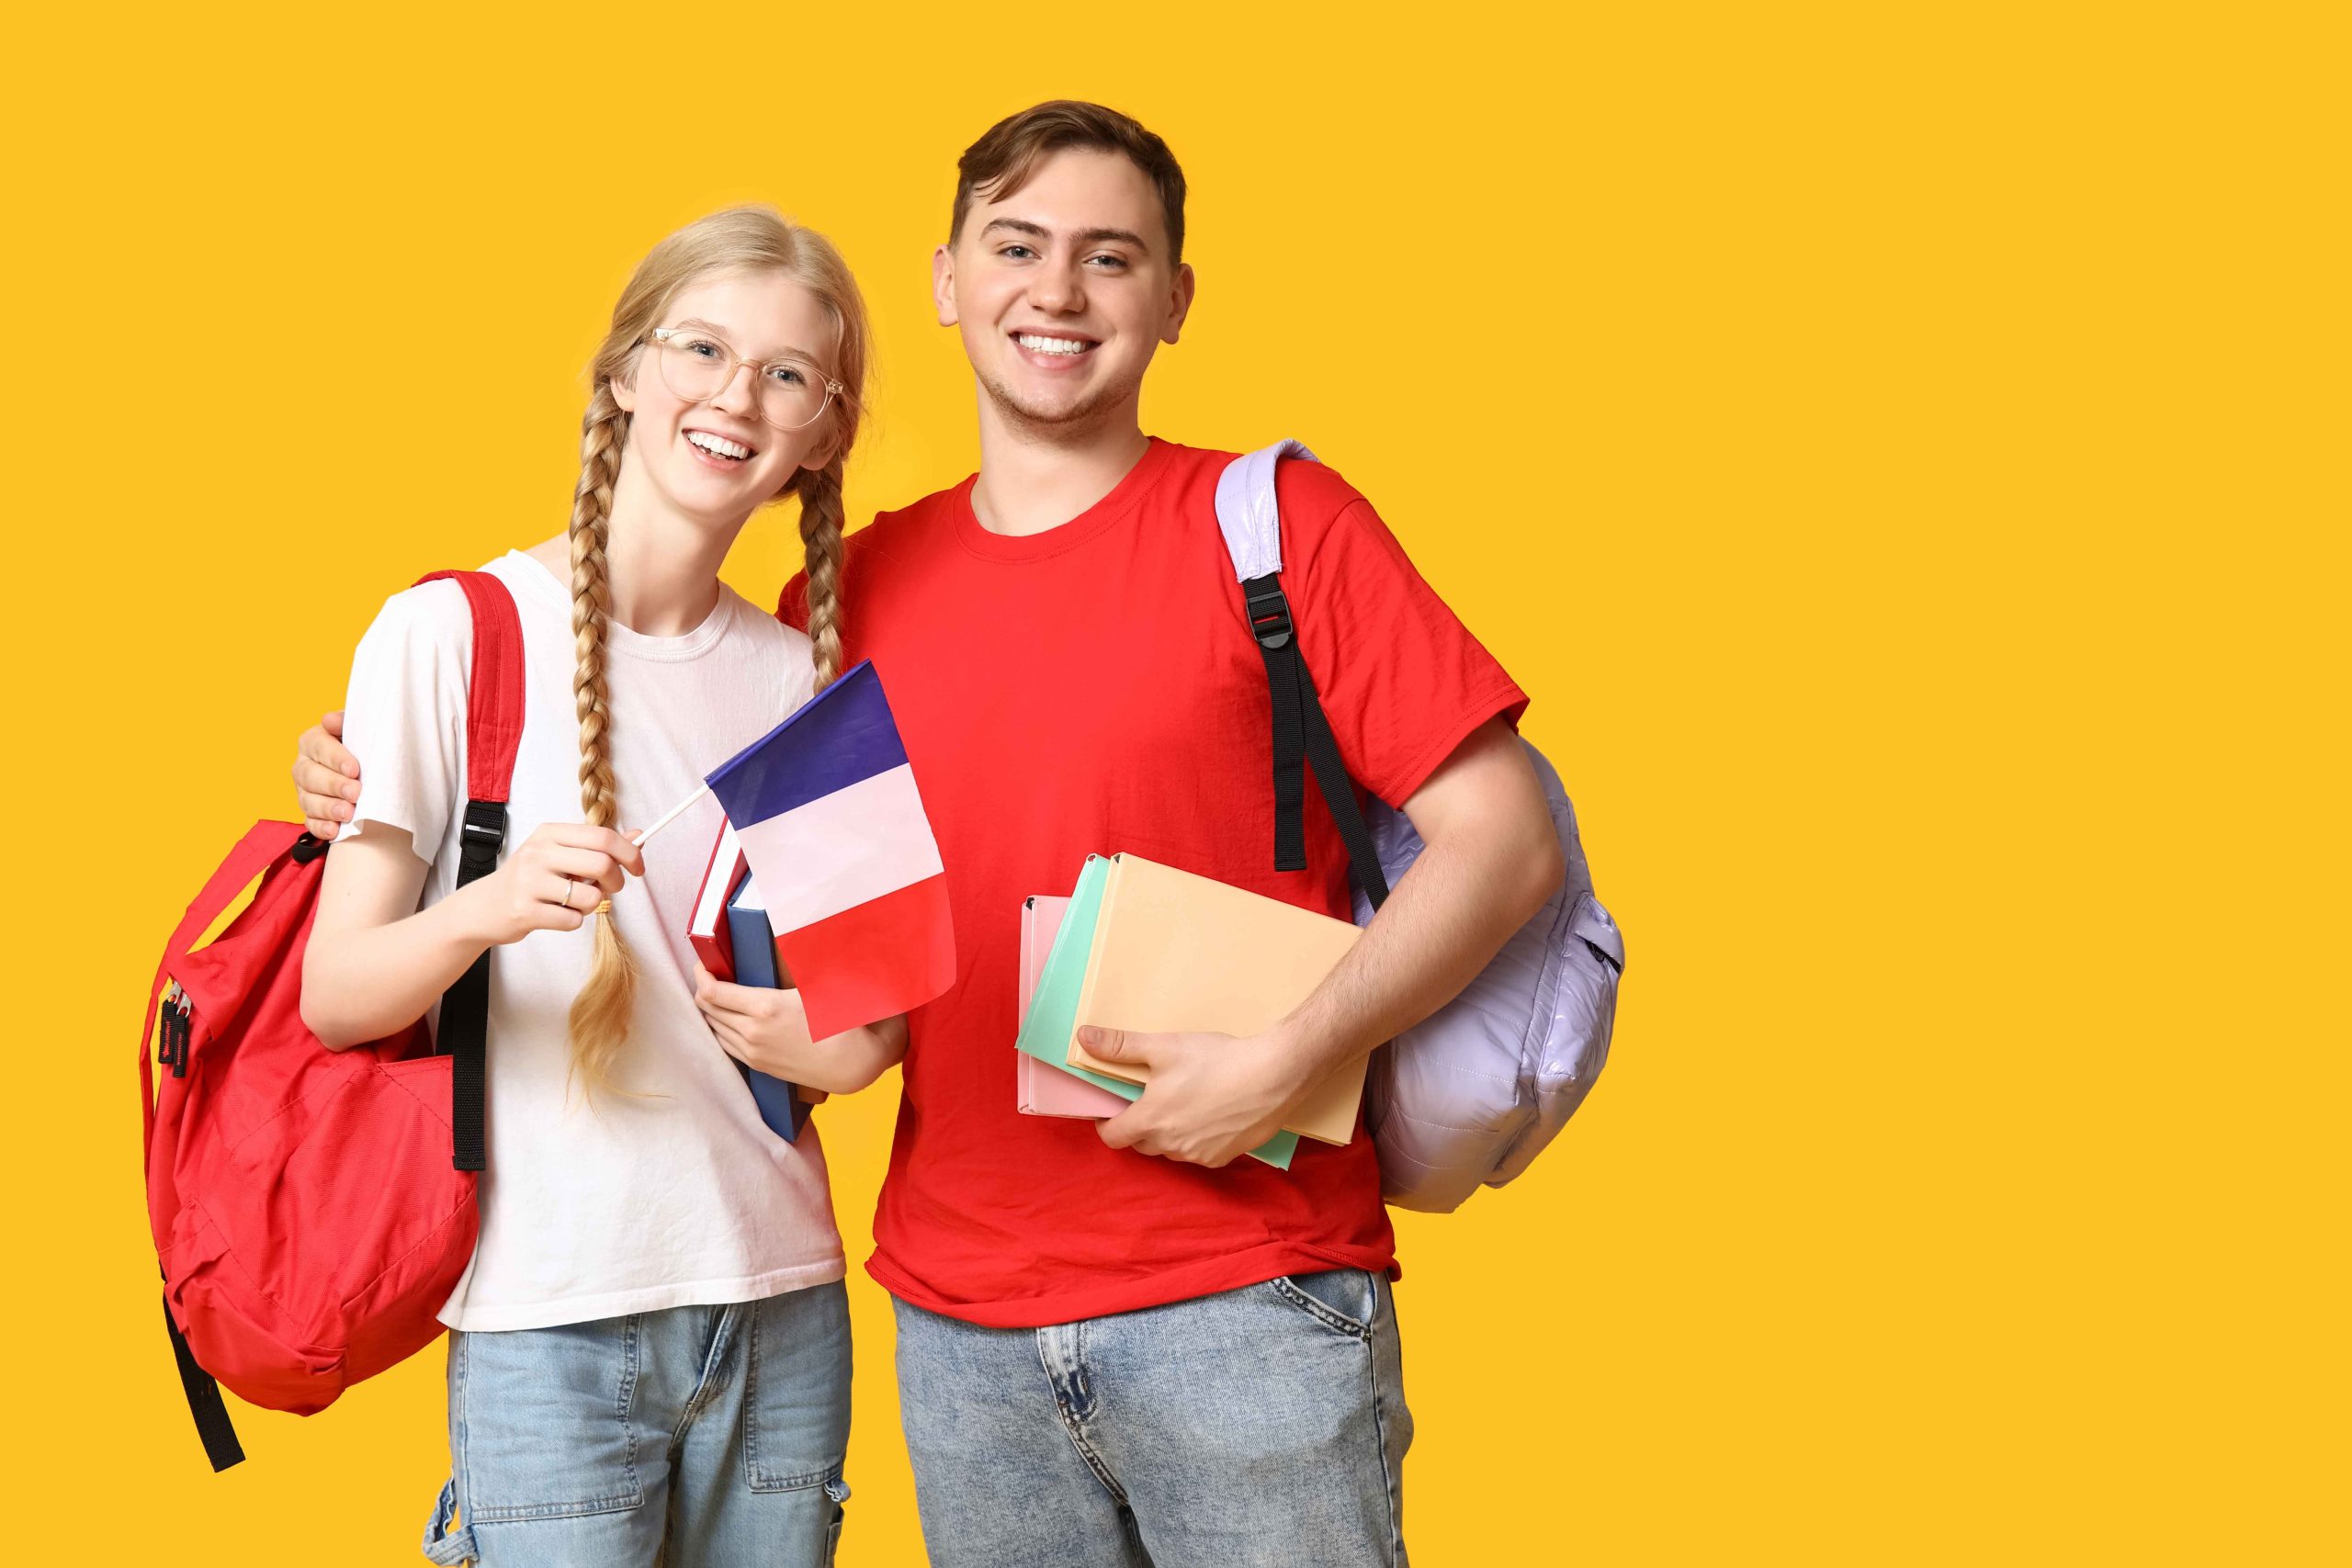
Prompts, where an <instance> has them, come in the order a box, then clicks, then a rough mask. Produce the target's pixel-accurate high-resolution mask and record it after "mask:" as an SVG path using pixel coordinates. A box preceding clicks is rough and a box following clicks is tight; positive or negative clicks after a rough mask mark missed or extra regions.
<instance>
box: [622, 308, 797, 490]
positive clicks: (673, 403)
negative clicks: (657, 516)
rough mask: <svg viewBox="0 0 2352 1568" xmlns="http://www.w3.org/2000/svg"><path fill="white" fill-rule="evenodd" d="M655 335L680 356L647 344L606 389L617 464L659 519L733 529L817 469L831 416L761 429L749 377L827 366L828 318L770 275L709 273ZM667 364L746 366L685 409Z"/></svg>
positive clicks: (757, 396) (756, 398)
mask: <svg viewBox="0 0 2352 1568" xmlns="http://www.w3.org/2000/svg"><path fill="white" fill-rule="evenodd" d="M657 325H659V326H662V327H666V328H671V329H674V330H675V335H674V336H673V339H672V342H673V344H676V345H678V346H677V347H676V348H675V349H670V348H664V347H662V346H661V345H659V344H653V343H650V342H649V343H647V344H645V345H644V346H643V347H641V348H640V349H639V350H638V353H637V358H636V362H635V365H634V367H632V369H631V370H630V372H629V374H628V378H626V380H616V381H615V382H614V383H613V397H614V400H616V402H618V403H619V404H620V406H621V407H622V408H623V409H624V410H626V411H627V412H628V413H629V415H630V420H629V434H628V447H627V449H626V450H625V452H624V453H623V456H622V462H623V463H624V465H626V466H627V467H628V468H635V469H637V470H639V473H640V474H641V475H642V478H643V479H644V482H645V483H646V484H647V485H649V486H650V488H651V490H652V491H653V492H654V494H656V495H657V496H659V497H660V498H661V499H662V502H663V503H664V504H665V505H666V506H667V507H668V508H670V509H671V510H672V511H673V512H675V513H679V514H680V515H682V516H685V517H691V518H695V519H696V520H698V521H702V522H706V523H709V524H712V525H733V524H737V523H741V521H742V520H743V518H744V517H746V516H748V515H749V514H750V513H751V512H752V509H753V508H755V507H757V506H760V505H761V504H763V503H764V502H769V501H773V500H774V499H775V497H776V495H777V493H778V492H779V491H782V490H783V489H784V487H785V486H786V484H788V483H790V482H791V480H792V477H793V475H794V474H795V473H797V472H798V471H799V470H800V469H802V468H821V467H823V466H824V463H825V461H826V459H827V457H829V456H830V455H831V446H832V445H833V443H834V441H835V440H836V439H837V437H838V432H839V427H840V412H839V406H838V404H834V405H831V406H828V407H827V408H826V410H825V412H823V413H822V414H820V415H819V416H818V418H817V419H816V420H815V422H814V423H810V424H809V425H807V426H805V427H804V428H802V429H799V430H779V429H777V428H776V427H775V425H773V424H770V423H767V422H766V421H765V420H764V419H763V418H762V417H761V412H760V390H759V387H758V382H757V379H756V378H757V377H758V376H759V375H760V374H761V372H760V371H759V369H758V368H756V367H759V366H763V365H767V364H769V363H770V362H773V361H782V360H798V361H801V362H802V363H803V364H804V365H806V366H809V367H820V366H821V367H831V366H832V364H833V363H834V360H835V357H836V349H837V346H838V345H837V344H836V342H835V339H836V337H837V336H838V333H836V331H835V329H834V326H833V321H832V318H831V315H830V314H829V313H828V312H827V311H826V310H825V307H824V306H823V305H822V304H821V303H820V302H819V300H818V299H817V297H816V296H815V295H814V294H812V293H810V292H809V289H808V288H805V287H804V286H802V285H801V284H799V283H798V282H796V281H795V280H793V279H792V278H789V277H786V276H784V275H783V274H782V273H776V272H722V273H713V274H710V275H708V276H704V277H699V278H696V279H695V281H694V282H692V283H689V284H687V285H686V286H685V287H684V288H681V289H680V290H679V291H678V294H677V297H676V298H675V299H673V300H671V302H670V306H669V309H668V310H664V311H663V312H662V319H661V321H659V322H658V323H657ZM673 352H675V353H680V354H685V355H695V356H696V357H699V358H703V359H711V358H714V357H717V356H725V357H729V358H733V359H740V360H749V361H751V362H752V364H750V365H747V366H742V367H734V368H733V369H732V371H731V373H730V374H729V376H728V378H727V379H726V382H725V384H724V385H723V386H721V387H720V388H719V389H718V391H716V392H714V393H713V394H711V395H710V396H708V397H707V398H705V399H702V400H688V399H686V398H684V397H681V396H680V395H679V394H678V393H677V392H676V391H675V390H674V389H673V388H672V387H671V385H670V382H669V380H668V379H666V378H664V377H663V375H662V367H661V365H660V364H659V362H658V361H659V356H660V355H663V354H667V353H673ZM779 373H782V372H779ZM809 373H810V374H822V373H823V372H821V371H816V370H814V369H813V368H812V369H811V370H810V372H809ZM623 482H624V483H627V482H628V476H627V475H626V474H625V475H624V479H623Z"/></svg>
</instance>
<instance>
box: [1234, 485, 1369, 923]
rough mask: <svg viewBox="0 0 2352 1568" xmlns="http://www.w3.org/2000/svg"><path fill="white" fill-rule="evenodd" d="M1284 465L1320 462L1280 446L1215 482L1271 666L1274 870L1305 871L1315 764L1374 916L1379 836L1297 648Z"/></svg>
mask: <svg viewBox="0 0 2352 1568" xmlns="http://www.w3.org/2000/svg"><path fill="white" fill-rule="evenodd" d="M1284 457H1295V458H1299V459H1303V460H1304V461H1306V462H1309V463H1313V462H1318V461H1320V459H1319V458H1317V457H1316V456H1315V454H1314V453H1312V452H1310V451H1308V450H1307V449H1306V446H1304V445H1302V444H1301V443H1299V442H1296V441H1288V440H1285V441H1277V442H1275V443H1274V444H1273V445H1272V446H1263V447H1261V448H1259V449H1258V450H1257V451H1255V452H1252V453H1250V454H1249V455H1248V456H1247V457H1236V458H1235V459H1234V460H1233V461H1232V462H1230V463H1228V464H1227V465H1226V469H1225V472H1224V473H1223V474H1220V475H1219V476H1218V477H1217V481H1216V525H1217V532H1218V533H1220V534H1222V535H1223V536H1225V548H1226V553H1227V556H1229V557H1230V558H1232V564H1233V575H1234V577H1235V578H1236V579H1237V580H1238V581H1239V582H1240V584H1241V596H1242V604H1243V608H1244V611H1245V613H1246V614H1247V615H1248V616H1249V619H1250V636H1251V637H1253V638H1255V639H1256V641H1257V644H1258V653H1259V656H1260V657H1261V658H1262V659H1263V660H1265V664H1266V688H1267V692H1268V694H1269V695H1270V696H1271V698H1272V712H1273V752H1274V869H1275V870H1276V871H1304V870H1306V815H1305V813H1306V765H1307V764H1309V763H1312V764H1313V766H1314V769H1315V783H1316V786H1317V788H1318V789H1319V790H1320V791H1321V792H1322V795H1323V804H1324V805H1325V806H1327V807H1329V808H1330V812H1331V821H1332V823H1333V825H1334V826H1336V827H1337V828H1338V829H1340V839H1341V840H1342V841H1344V842H1345V843H1346V844H1347V847H1348V862H1349V863H1350V864H1351V866H1353V867H1354V869H1355V874H1356V882H1357V885H1358V886H1361V887H1363V894H1364V897H1365V899H1366V900H1367V901H1368V902H1370V904H1371V905H1372V907H1373V908H1375V909H1377V908H1380V906H1381V905H1382V904H1383V903H1385V902H1386V901H1387V898H1388V878H1387V876H1386V875H1385V874H1384V873H1383V872H1382V870H1381V866H1380V855H1379V852H1377V850H1376V849H1375V848H1374V844H1373V841H1372V829H1370V828H1369V827H1368V826H1367V825H1366V824H1365V822H1364V819H1363V811H1362V810H1361V809H1360V808H1359V807H1357V805H1356V795H1355V787H1354V785H1353V784H1351V783H1349V781H1348V770H1347V764H1346V763H1345V762H1344V761H1342V760H1341V758H1340V743H1339V739H1338V738H1337V737H1336V736H1334V735H1333V734H1332V733H1331V721H1330V720H1329V717H1327V716H1325V714H1324V712H1323V704H1322V700H1321V699H1320V698H1318V697H1317V695H1316V694H1315V678H1314V677H1313V676H1312V675H1311V674H1309V673H1308V671H1307V668H1306V659H1305V658H1304V657H1303V656H1302V655H1301V654H1300V652H1299V648H1298V637H1297V635H1296V633H1297V626H1296V624H1295V622H1294V621H1293V620H1292V618H1291V610H1290V600H1289V597H1288V596H1287V595H1285V594H1284V593H1283V582H1282V571H1283V534H1282V506H1281V503H1280V502H1279V500H1278V499H1277V497H1276V495H1275V491H1274V469H1275V466H1276V465H1277V464H1279V463H1280V462H1281V461H1282V459H1283V458H1284Z"/></svg>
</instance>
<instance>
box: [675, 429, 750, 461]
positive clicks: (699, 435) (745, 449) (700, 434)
mask: <svg viewBox="0 0 2352 1568" xmlns="http://www.w3.org/2000/svg"><path fill="white" fill-rule="evenodd" d="M686 439H687V440H689V441H691V442H693V443H694V444H695V446H699V447H701V448H702V449H703V450H704V451H706V452H709V453H713V454H716V455H717V456H718V457H739V458H740V457H750V456H751V455H752V449H751V448H750V447H749V446H737V445H736V444H735V443H734V442H732V441H729V440H728V439H727V438H726V437H725V436H722V435H713V434H709V433H708V432H707V431H701V430H689V431H687V432H686Z"/></svg>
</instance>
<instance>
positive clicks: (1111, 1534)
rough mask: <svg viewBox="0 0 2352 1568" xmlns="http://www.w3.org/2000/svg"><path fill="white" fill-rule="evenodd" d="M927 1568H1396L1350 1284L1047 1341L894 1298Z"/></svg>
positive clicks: (1387, 1459)
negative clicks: (1261, 1567)
mask: <svg viewBox="0 0 2352 1568" xmlns="http://www.w3.org/2000/svg"><path fill="white" fill-rule="evenodd" d="M898 1312H899V1407H900V1410H901V1412H902V1413H903V1415H904V1417H905V1421H906V1429H907V1450H908V1452H909V1454H910V1457H911V1458H912V1459H913V1461H914V1470H915V1501H916V1506H917V1507H918V1508H919V1509H920V1510H921V1511H922V1535H923V1541H924V1544H925V1545H927V1546H928V1547H929V1548H930V1551H931V1561H932V1563H933V1568H964V1565H966V1564H971V1565H974V1568H1000V1565H1003V1564H1011V1563H1018V1564H1021V1565H1022V1568H1098V1565H1099V1568H1136V1565H1140V1564H1145V1563H1149V1564H1153V1565H1155V1568H1246V1565H1250V1564H1259V1563H1262V1564H1266V1565H1267V1568H1322V1565H1325V1564H1331V1565H1338V1564H1349V1565H1351V1568H1352V1565H1356V1564H1369V1563H1377V1564H1380V1565H1382V1568H1402V1565H1403V1563H1404V1562H1405V1540H1404V1535H1403V1525H1402V1522H1401V1520H1402V1509H1403V1500H1402V1495H1401V1482H1400V1467H1401V1466H1402V1464H1403V1462H1404V1459H1405V1450H1406V1448H1407V1446H1408V1444H1410V1443H1411V1442H1412V1440H1413V1418H1412V1416H1411V1415H1410V1414H1409V1413H1408V1411H1407V1410H1406V1408H1405V1395H1404V1383H1403V1368H1402V1362H1401V1360H1400V1359H1399V1351H1398V1346H1397V1320H1396V1314H1395V1311H1394V1301H1393V1298H1392V1297H1391V1295H1390V1293H1389V1290H1388V1283H1387V1281H1386V1280H1382V1279H1380V1278H1379V1277H1377V1276H1375V1275H1373V1274H1368V1273H1366V1272H1364V1271H1363V1270H1362V1269H1338V1270H1333V1271H1331V1272H1329V1273H1320V1274H1305V1275H1298V1276H1295V1277H1293V1278H1290V1279H1282V1280H1267V1281H1266V1282H1265V1283H1264V1284H1261V1285H1250V1286H1248V1287H1246V1288H1244V1289H1242V1290H1238V1291H1226V1292H1220V1293H1219V1294H1216V1295H1213V1296H1203V1297H1201V1298H1199V1299H1197V1300H1194V1301H1188V1302H1177V1303H1171V1304H1170V1305H1167V1306H1159V1307H1150V1308H1147V1309H1146V1310H1144V1311H1141V1312H1127V1313H1117V1314H1113V1315H1111V1316H1109V1317H1096V1318H1088V1319H1086V1320H1084V1321H1082V1322H1079V1323H1067V1324H1061V1325H1056V1326H1054V1327H1051V1328H1022V1329H1007V1328H979V1327H976V1326H974V1325H971V1324H968V1323H963V1322H960V1321H958V1320H956V1319H955V1318H951V1317H941V1316H939V1315H937V1314H933V1313H928V1312H925V1311H923V1310H922V1309H921V1308H920V1307H912V1306H909V1305H908V1304H907V1303H904V1302H900V1303H898Z"/></svg>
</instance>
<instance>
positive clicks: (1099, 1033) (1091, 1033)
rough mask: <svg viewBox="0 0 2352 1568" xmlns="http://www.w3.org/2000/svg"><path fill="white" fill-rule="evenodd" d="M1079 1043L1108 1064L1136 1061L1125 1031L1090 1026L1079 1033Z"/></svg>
mask: <svg viewBox="0 0 2352 1568" xmlns="http://www.w3.org/2000/svg"><path fill="white" fill-rule="evenodd" d="M1078 1043H1080V1045H1083V1046H1085V1047H1086V1048H1087V1050H1089V1051H1091V1052H1092V1053H1093V1054H1094V1055H1097V1056H1100V1057H1102V1058H1103V1060H1104V1061H1106V1062H1125V1061H1130V1060H1134V1059H1135V1058H1134V1056H1133V1054H1132V1052H1131V1051H1130V1048H1129V1046H1128V1044H1127V1032H1126V1031H1125V1030H1124V1029H1098V1028H1096V1027H1095V1026H1094V1025H1093V1024H1091V1023H1090V1024H1088V1025H1087V1026H1086V1027H1085V1028H1084V1029H1081V1030H1080V1031H1079V1032H1078Z"/></svg>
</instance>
